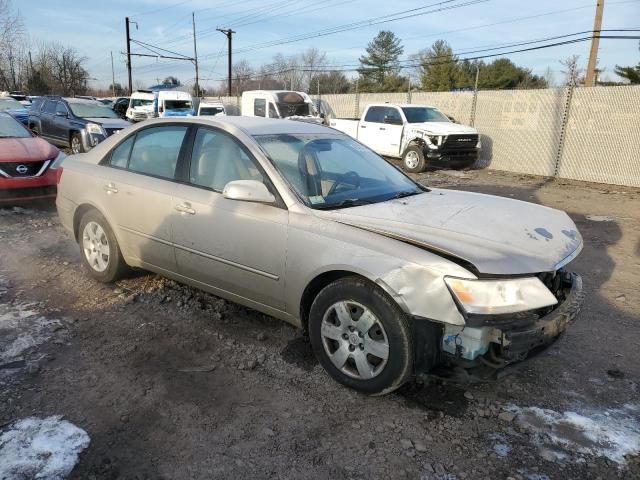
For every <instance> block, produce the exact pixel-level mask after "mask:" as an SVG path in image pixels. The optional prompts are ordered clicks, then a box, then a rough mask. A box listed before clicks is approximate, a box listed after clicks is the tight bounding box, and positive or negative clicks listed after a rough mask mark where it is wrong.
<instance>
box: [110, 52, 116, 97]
mask: <svg viewBox="0 0 640 480" xmlns="http://www.w3.org/2000/svg"><path fill="white" fill-rule="evenodd" d="M111 95H113V96H114V97H115V96H116V71H115V69H114V68H113V51H112V52H111Z"/></svg>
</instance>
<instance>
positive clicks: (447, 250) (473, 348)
mask: <svg viewBox="0 0 640 480" xmlns="http://www.w3.org/2000/svg"><path fill="white" fill-rule="evenodd" d="M57 208H58V213H59V217H60V220H61V222H62V224H63V225H64V227H65V228H66V229H67V231H68V232H69V234H70V235H71V237H72V238H73V239H74V240H76V241H77V242H78V245H79V248H80V251H81V256H82V262H83V263H84V266H85V267H86V270H87V271H88V272H89V274H91V275H92V276H93V277H94V278H96V279H98V280H100V281H103V282H112V281H114V280H116V279H117V278H120V277H121V276H122V275H124V274H125V273H126V271H127V268H128V267H129V266H130V267H140V268H144V269H148V270H151V271H154V272H157V273H159V274H162V275H165V276H168V277H171V278H173V279H175V280H177V281H180V282H184V283H187V284H190V285H193V286H196V287H198V288H201V289H204V290H207V291H209V292H211V293H213V294H215V295H219V296H220V297H223V298H226V299H229V300H232V301H234V302H238V303H241V304H243V305H246V306H248V307H251V308H254V309H256V310H259V311H261V312H263V313H265V314H269V315H273V316H275V317H278V318H280V319H283V320H285V321H288V322H290V323H292V324H294V325H296V326H299V327H303V328H305V329H307V330H308V332H309V336H310V339H311V344H312V346H313V350H314V352H315V354H316V355H317V357H318V359H319V361H320V363H321V364H322V366H323V367H324V368H325V369H326V370H327V371H328V372H329V374H330V375H331V376H332V377H334V378H335V379H336V380H337V381H339V382H341V383H343V384H344V385H347V386H350V387H352V388H355V389H356V390H359V391H362V392H367V393H371V394H382V393H386V392H389V391H392V390H393V389H395V388H397V387H399V386H400V385H401V384H402V383H403V382H404V381H405V380H406V379H407V378H409V376H410V375H411V374H412V373H414V372H424V371H429V370H431V369H432V368H433V367H434V366H435V365H438V364H441V363H447V364H453V365H461V366H463V367H464V368H470V367H472V366H474V365H484V364H489V365H491V366H495V367H501V366H504V365H506V364H508V363H511V362H514V361H518V360H522V359H523V358H525V357H526V356H527V354H528V353H529V352H530V351H531V350H533V349H535V348H537V347H540V346H542V345H546V344H548V343H550V342H551V341H553V340H554V339H555V338H556V337H557V336H558V335H559V334H560V332H562V331H563V330H565V328H566V327H567V324H568V323H569V322H570V321H571V320H572V319H573V318H574V317H575V315H576V313H577V311H578V310H579V308H580V305H581V302H582V298H583V293H582V281H581V279H580V277H579V276H578V275H576V274H573V273H569V271H567V270H566V265H567V263H569V262H570V261H571V260H572V259H573V258H575V257H576V256H577V255H578V254H579V252H580V250H581V249H582V243H583V242H582V237H581V236H580V233H579V232H578V230H577V228H576V226H575V224H574V223H573V221H572V220H571V219H570V218H569V217H568V215H567V214H566V213H564V212H561V211H558V210H553V209H551V208H547V207H543V206H538V205H535V204H532V203H527V202H521V201H517V200H513V199H508V198H501V197H495V196H490V195H481V194H477V193H469V192H461V191H454V190H441V189H429V188H426V187H423V186H421V185H419V184H417V183H415V182H414V181H413V180H411V179H410V178H409V177H407V176H405V175H404V174H403V173H402V172H401V171H400V170H398V169H396V168H395V167H393V166H392V165H390V164H389V163H387V162H386V161H385V160H384V159H383V158H381V157H380V156H378V155H377V154H376V153H374V152H373V151H372V150H370V149H368V148H367V147H365V146H363V145H362V144H360V143H358V142H357V141H355V140H354V139H352V138H351V137H349V136H347V135H344V134H342V133H340V132H337V131H336V130H334V129H330V128H328V127H324V126H321V125H315V124H311V123H305V122H291V121H286V120H272V119H259V118H247V117H208V118H207V117H196V118H172V119H157V120H150V121H148V122H144V123H141V124H138V125H136V126H134V127H132V128H131V129H129V130H127V131H126V132H123V134H121V135H117V136H114V137H111V138H109V139H107V140H106V141H105V142H103V143H101V144H100V145H98V146H97V147H96V148H94V149H93V150H92V151H91V152H89V153H88V154H85V155H74V156H72V157H69V159H67V161H66V162H65V165H64V172H63V174H62V178H61V182H60V185H59V193H58V197H57Z"/></svg>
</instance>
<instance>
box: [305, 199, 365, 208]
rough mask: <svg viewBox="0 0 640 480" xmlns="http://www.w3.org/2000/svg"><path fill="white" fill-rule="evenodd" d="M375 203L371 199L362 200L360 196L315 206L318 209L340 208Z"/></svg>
mask: <svg viewBox="0 0 640 480" xmlns="http://www.w3.org/2000/svg"><path fill="white" fill-rule="evenodd" d="M370 203H374V202H372V201H370V200H362V199H360V198H347V199H345V200H342V201H341V202H338V203H328V204H326V205H319V206H317V207H315V209H316V210H334V209H336V210H337V209H339V208H348V207H359V206H360V205H368V204H370Z"/></svg>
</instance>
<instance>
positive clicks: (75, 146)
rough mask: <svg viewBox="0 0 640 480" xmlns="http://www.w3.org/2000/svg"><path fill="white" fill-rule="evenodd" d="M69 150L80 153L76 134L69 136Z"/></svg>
mask: <svg viewBox="0 0 640 480" xmlns="http://www.w3.org/2000/svg"><path fill="white" fill-rule="evenodd" d="M71 151H72V152H73V153H80V139H79V138H78V137H76V136H73V137H72V138H71Z"/></svg>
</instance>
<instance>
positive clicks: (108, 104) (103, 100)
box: [98, 98, 114, 110]
mask: <svg viewBox="0 0 640 480" xmlns="http://www.w3.org/2000/svg"><path fill="white" fill-rule="evenodd" d="M98 101H99V102H100V103H101V104H103V105H104V106H105V107H109V108H110V109H112V110H113V103H114V102H113V100H111V99H110V98H99V99H98Z"/></svg>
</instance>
